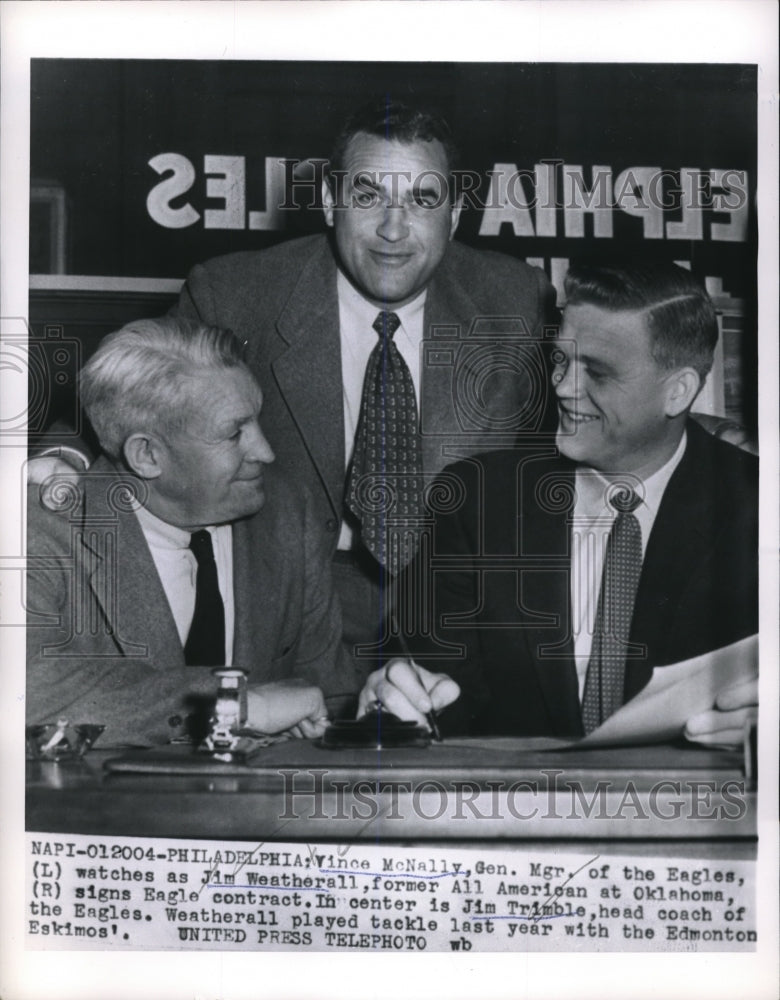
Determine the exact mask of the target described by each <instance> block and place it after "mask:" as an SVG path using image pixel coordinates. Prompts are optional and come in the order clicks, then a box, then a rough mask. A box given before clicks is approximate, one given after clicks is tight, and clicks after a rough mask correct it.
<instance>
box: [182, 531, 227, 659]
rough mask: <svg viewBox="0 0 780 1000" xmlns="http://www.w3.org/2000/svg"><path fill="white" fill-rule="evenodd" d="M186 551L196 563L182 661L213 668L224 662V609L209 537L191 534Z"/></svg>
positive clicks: (203, 533) (200, 532)
mask: <svg viewBox="0 0 780 1000" xmlns="http://www.w3.org/2000/svg"><path fill="white" fill-rule="evenodd" d="M190 549H191V550H192V552H193V553H194V555H195V559H196V560H197V563H198V575H197V578H196V581H195V614H194V615H193V617H192V625H190V632H189V635H188V636H187V642H186V643H185V645H184V660H185V662H186V663H187V665H188V666H190V667H200V666H203V667H217V666H221V665H222V664H224V662H225V608H224V606H223V604H222V595H221V594H220V592H219V581H218V580H217V564H216V563H215V562H214V549H213V548H212V546H211V534H210V533H209V532H208V531H206V530H201V531H195V532H193V534H192V536H191V537H190Z"/></svg>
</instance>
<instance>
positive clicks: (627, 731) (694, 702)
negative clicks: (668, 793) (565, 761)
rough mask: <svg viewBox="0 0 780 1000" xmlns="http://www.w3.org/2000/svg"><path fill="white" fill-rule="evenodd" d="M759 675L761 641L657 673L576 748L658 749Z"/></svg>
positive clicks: (750, 638)
mask: <svg viewBox="0 0 780 1000" xmlns="http://www.w3.org/2000/svg"><path fill="white" fill-rule="evenodd" d="M757 674H758V636H757V635H751V636H748V637H747V638H745V639H740V640H739V642H734V643H732V644H731V645H730V646H722V647H721V648H720V649H716V650H714V651H713V652H711V653H704V654H702V655H701V656H694V657H693V658H692V659H690V660H682V661H681V662H680V663H672V664H670V665H669V666H667V667H656V668H655V670H653V676H652V677H651V678H650V683H649V684H648V685H647V686H646V687H645V688H643V689H642V691H640V692H639V694H638V695H637V696H636V697H635V698H632V700H631V701H629V702H628V703H627V704H626V705H623V707H622V708H621V709H619V711H617V712H615V714H614V715H612V716H610V718H608V719H607V721H606V722H605V723H604V725H603V726H599V728H598V729H595V730H594V731H593V732H592V733H591V734H590V735H589V736H586V737H585V739H583V740H579V741H578V742H577V744H576V745H577V746H609V745H614V744H624V745H626V744H631V743H658V742H660V741H662V740H671V739H676V738H677V737H678V736H680V735H681V733H682V731H683V729H684V728H685V723H686V722H687V721H688V719H690V718H691V717H692V716H694V715H698V714H699V712H706V711H707V710H708V709H710V708H712V707H713V705H714V703H715V698H716V696H717V694H718V692H719V691H721V690H722V689H723V688H727V687H731V686H732V685H734V684H739V683H741V682H742V681H747V680H750V679H751V678H752V677H755V676H757Z"/></svg>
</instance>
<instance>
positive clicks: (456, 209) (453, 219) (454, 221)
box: [450, 182, 463, 239]
mask: <svg viewBox="0 0 780 1000" xmlns="http://www.w3.org/2000/svg"><path fill="white" fill-rule="evenodd" d="M450 183H451V182H450ZM462 211H463V195H460V196H459V197H458V198H456V199H455V201H454V202H453V204H452V208H451V209H450V239H452V237H453V236H454V235H455V230H456V229H457V228H458V223H459V222H460V213H461V212H462Z"/></svg>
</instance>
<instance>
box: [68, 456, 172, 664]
mask: <svg viewBox="0 0 780 1000" xmlns="http://www.w3.org/2000/svg"><path fill="white" fill-rule="evenodd" d="M82 482H83V484H84V532H83V536H82V545H83V546H84V548H85V549H86V550H87V551H88V552H89V557H88V566H89V567H90V571H88V579H87V585H88V586H89V588H90V590H91V592H92V594H93V596H94V598H95V600H96V601H97V603H98V604H99V605H100V607H101V609H102V611H103V614H104V615H105V618H106V622H107V623H108V627H109V630H110V635H111V638H112V639H113V641H114V642H115V643H116V645H117V646H118V647H119V649H120V650H121V651H122V653H123V654H124V655H125V656H134V657H142V658H147V657H148V658H149V659H151V661H152V663H153V665H155V666H159V667H169V666H174V665H176V666H180V665H183V664H184V651H183V649H182V646H181V641H180V639H179V633H178V631H177V629H176V623H175V622H174V619H173V615H172V613H171V610H170V606H169V604H168V600H167V598H166V596H165V591H164V590H163V587H162V584H161V583H160V578H159V576H158V575H157V569H156V567H155V565H154V561H153V560H152V556H151V553H150V552H149V547H148V546H147V544H146V539H145V538H144V534H143V531H142V530H141V526H140V524H139V523H138V520H137V518H136V516H135V514H133V512H132V510H130V509H128V508H126V506H125V505H124V503H123V499H122V497H123V492H124V491H123V490H122V483H123V482H126V483H128V484H130V488H131V489H132V488H133V485H134V484H137V481H136V480H134V479H133V478H132V477H130V476H127V477H124V476H121V475H120V474H118V473H117V472H116V471H115V470H114V469H113V467H112V466H111V465H110V463H109V462H108V461H106V460H105V459H98V460H97V462H95V464H94V465H93V466H92V468H91V469H90V471H89V472H88V473H87V475H86V476H84V479H83V480H82ZM85 627H95V626H94V623H90V624H89V625H88V624H87V623H85ZM150 637H153V642H152V643H149V641H148V640H149V639H150Z"/></svg>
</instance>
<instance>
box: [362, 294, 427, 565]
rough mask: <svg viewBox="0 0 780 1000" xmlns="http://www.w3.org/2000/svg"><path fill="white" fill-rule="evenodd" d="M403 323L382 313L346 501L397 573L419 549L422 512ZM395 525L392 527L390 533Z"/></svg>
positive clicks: (370, 545) (367, 540) (379, 556)
mask: <svg viewBox="0 0 780 1000" xmlns="http://www.w3.org/2000/svg"><path fill="white" fill-rule="evenodd" d="M400 325H401V321H400V320H399V318H398V317H397V316H396V314H395V313H392V312H380V313H379V315H378V316H377V318H376V319H375V320H374V323H373V328H374V330H375V331H376V332H377V333H378V334H379V343H378V344H377V345H376V346H375V347H374V349H373V350H372V352H371V354H370V356H369V359H368V364H367V365H366V376H365V380H364V382H363V396H362V399H361V403H360V417H359V419H358V427H357V433H356V435H355V450H354V453H353V457H352V468H351V470H350V475H349V479H348V481H347V488H346V492H345V500H346V505H347V507H348V509H349V510H350V511H352V513H353V514H354V515H355V517H356V518H357V519H358V521H359V522H360V532H361V539H362V541H363V544H364V545H365V546H366V548H367V549H368V550H369V551H370V552H371V553H372V555H373V556H374V558H375V559H376V560H377V561H378V562H379V563H380V564H381V565H382V566H385V567H386V568H387V569H388V570H389V571H390V572H391V573H397V572H398V571H399V570H401V569H402V568H403V567H404V566H405V565H406V563H407V562H408V561H409V560H410V559H411V557H412V556H413V555H414V553H415V550H416V548H417V538H418V535H417V532H418V527H419V525H418V520H419V517H420V514H421V512H422V496H421V494H422V455H421V449H420V438H419V435H418V431H417V400H416V398H415V394H414V383H413V382H412V376H411V374H410V372H409V369H408V367H407V365H406V362H405V361H404V359H403V358H402V357H401V354H400V352H399V350H398V348H397V347H396V345H395V343H394V342H393V334H394V333H395V331H396V330H397V329H398V327H399V326H400ZM389 523H391V524H392V527H393V528H394V531H393V533H392V534H390V533H389V532H388V530H387V529H388V524H389Z"/></svg>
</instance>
